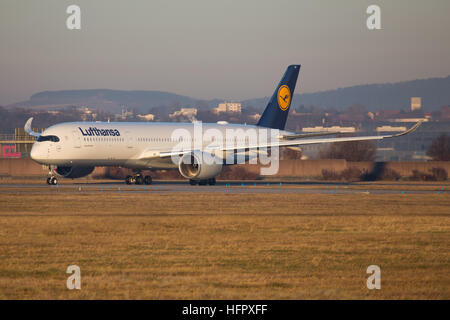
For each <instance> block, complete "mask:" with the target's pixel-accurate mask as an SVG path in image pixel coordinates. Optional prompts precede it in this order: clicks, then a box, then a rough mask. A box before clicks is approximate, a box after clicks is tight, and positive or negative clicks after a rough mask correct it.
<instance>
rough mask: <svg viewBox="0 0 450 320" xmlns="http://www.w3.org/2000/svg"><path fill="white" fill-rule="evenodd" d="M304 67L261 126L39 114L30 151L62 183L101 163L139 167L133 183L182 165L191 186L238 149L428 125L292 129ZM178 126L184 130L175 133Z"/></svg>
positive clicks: (288, 80)
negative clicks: (47, 122) (353, 130)
mask: <svg viewBox="0 0 450 320" xmlns="http://www.w3.org/2000/svg"><path fill="white" fill-rule="evenodd" d="M300 67H301V66H300V65H290V66H288V67H287V69H286V71H285V73H284V75H283V77H282V78H281V81H280V83H279V84H278V86H277V87H276V89H275V91H274V93H273V95H272V97H271V99H270V100H269V103H268V104H267V106H266V108H265V110H264V112H263V114H262V115H261V117H260V119H259V121H258V123H257V124H256V125H247V124H229V123H227V122H225V121H218V122H217V123H205V124H202V123H200V124H199V123H198V122H196V121H194V122H191V123H175V122H153V123H152V122H150V123H149V122H100V121H97V122H66V123H59V124H56V125H53V126H50V127H49V128H47V129H45V130H44V131H43V132H42V133H39V132H35V131H33V130H32V128H31V123H32V120H33V118H30V119H28V121H27V122H26V124H25V126H24V129H25V131H26V132H27V133H28V134H30V135H31V136H35V137H37V139H36V142H35V143H34V144H33V147H32V149H31V152H30V156H31V158H32V159H33V160H34V161H36V162H38V163H40V164H44V165H48V167H49V177H48V178H47V184H49V185H55V184H57V183H58V180H57V177H58V176H61V177H65V178H72V179H73V178H81V177H84V176H87V175H89V174H90V173H92V172H93V171H94V168H95V167H96V166H117V167H124V168H130V169H133V172H134V174H133V175H129V176H127V177H126V179H125V183H126V184H133V183H134V184H151V183H152V177H151V176H150V175H145V176H144V175H143V174H142V171H143V170H152V169H153V170H154V169H178V170H179V172H180V174H181V175H182V176H183V177H184V178H186V179H189V183H190V184H191V185H197V184H198V185H208V184H209V185H214V184H215V183H216V177H217V175H219V174H220V172H221V171H222V168H223V167H224V166H227V165H232V164H235V163H237V161H234V160H236V159H237V157H238V156H243V158H242V157H241V159H244V160H243V162H249V161H250V160H252V159H255V158H257V157H258V156H261V155H267V154H269V153H270V151H267V150H272V149H273V148H278V147H288V148H292V149H295V150H297V149H299V146H301V145H309V144H320V143H331V142H344V141H363V140H381V139H386V138H394V137H399V136H403V135H405V134H409V133H411V132H413V131H415V130H416V129H417V128H418V127H419V126H420V124H421V122H418V123H416V124H415V125H414V126H412V127H411V128H410V129H408V130H406V131H404V132H401V133H398V134H393V135H382V136H359V137H348V136H347V137H333V138H329V137H326V136H329V135H337V134H339V133H340V132H318V133H296V132H290V131H286V130H284V128H285V124H286V120H287V116H288V113H289V107H290V105H291V102H292V101H291V99H292V97H293V94H294V90H295V86H296V82H297V77H298V74H299V71H300ZM199 125H200V130H201V132H200V138H197V137H196V134H198V132H197V133H196V132H195V131H196V130H198V127H199ZM211 131H212V132H215V133H216V135H217V136H218V138H217V139H216V140H215V139H214V136H211V135H210V137H206V138H205V133H207V132H211ZM269 131H270V132H269ZM175 132H178V136H176V135H174V133H175ZM229 132H233V133H234V136H232V137H231V138H230V137H228V136H227V134H228V133H229ZM248 132H253V133H256V134H254V136H257V137H262V138H263V139H261V138H260V139H259V140H258V139H256V140H255V139H253V138H252V139H250V138H249V137H248V135H247V133H248ZM274 132H275V133H274ZM180 133H181V135H180ZM269 138H270V139H269ZM199 140H200V141H199ZM180 144H181V145H182V146H180ZM208 156H209V157H213V158H214V161H202V159H203V158H207V157H208ZM230 159H231V160H230ZM241 162H242V161H241Z"/></svg>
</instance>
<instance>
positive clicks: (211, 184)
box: [208, 178, 216, 186]
mask: <svg viewBox="0 0 450 320" xmlns="http://www.w3.org/2000/svg"><path fill="white" fill-rule="evenodd" d="M208 184H209V185H210V186H213V185H215V184H216V178H211V179H208Z"/></svg>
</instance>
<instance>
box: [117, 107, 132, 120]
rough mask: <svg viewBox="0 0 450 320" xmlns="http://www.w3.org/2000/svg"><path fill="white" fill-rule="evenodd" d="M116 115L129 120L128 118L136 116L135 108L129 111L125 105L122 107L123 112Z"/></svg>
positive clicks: (118, 117)
mask: <svg viewBox="0 0 450 320" xmlns="http://www.w3.org/2000/svg"><path fill="white" fill-rule="evenodd" d="M115 117H116V119H120V120H127V119H130V118H133V117H134V112H133V110H131V111H128V109H127V108H125V106H124V107H123V108H122V113H120V114H116V115H115Z"/></svg>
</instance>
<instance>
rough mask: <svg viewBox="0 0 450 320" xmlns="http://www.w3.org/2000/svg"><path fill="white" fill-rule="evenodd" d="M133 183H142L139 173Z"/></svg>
mask: <svg viewBox="0 0 450 320" xmlns="http://www.w3.org/2000/svg"><path fill="white" fill-rule="evenodd" d="M134 183H136V184H142V183H144V178H143V177H142V176H141V175H139V176H136V178H135V182H134Z"/></svg>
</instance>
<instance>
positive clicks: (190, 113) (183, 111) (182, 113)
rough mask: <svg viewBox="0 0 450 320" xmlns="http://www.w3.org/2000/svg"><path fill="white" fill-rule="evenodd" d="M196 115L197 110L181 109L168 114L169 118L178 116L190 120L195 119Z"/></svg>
mask: <svg viewBox="0 0 450 320" xmlns="http://www.w3.org/2000/svg"><path fill="white" fill-rule="evenodd" d="M196 115H197V108H181V109H180V110H178V111H175V112H174V113H171V114H169V117H170V118H176V117H179V116H184V117H188V118H192V117H195V116H196Z"/></svg>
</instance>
